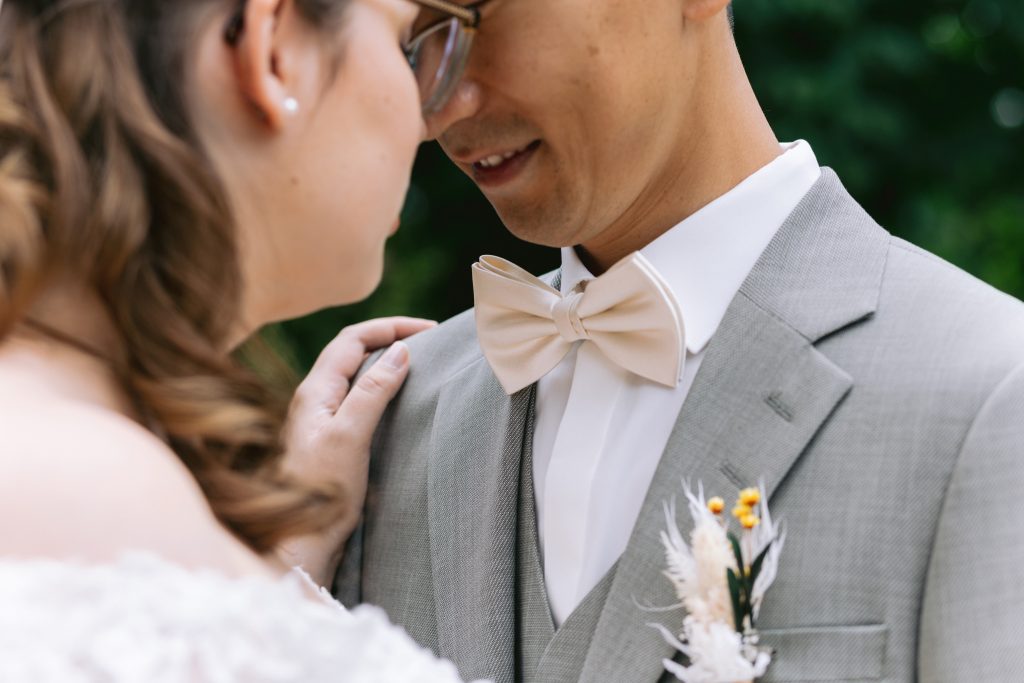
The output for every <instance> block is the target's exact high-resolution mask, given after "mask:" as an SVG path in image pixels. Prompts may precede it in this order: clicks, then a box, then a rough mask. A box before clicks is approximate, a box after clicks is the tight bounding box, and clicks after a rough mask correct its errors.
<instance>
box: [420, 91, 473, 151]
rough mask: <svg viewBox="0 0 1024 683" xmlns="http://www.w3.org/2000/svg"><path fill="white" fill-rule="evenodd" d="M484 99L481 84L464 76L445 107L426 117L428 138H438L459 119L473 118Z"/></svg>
mask: <svg viewBox="0 0 1024 683" xmlns="http://www.w3.org/2000/svg"><path fill="white" fill-rule="evenodd" d="M482 99H483V92H482V90H481V88H480V86H479V85H478V84H477V83H475V82H474V81H472V80H469V79H466V78H463V79H462V80H461V81H459V83H458V84H457V85H456V86H455V91H454V92H453V93H452V96H451V97H450V98H449V99H448V102H446V103H445V105H444V107H442V108H441V109H439V110H438V111H436V112H434V113H433V114H429V115H428V116H426V117H425V121H426V124H427V127H426V138H425V139H426V140H436V139H437V138H439V137H441V136H442V135H444V133H445V131H447V130H448V129H449V128H451V127H452V126H454V125H455V124H456V123H458V122H459V121H463V120H465V119H468V118H472V117H473V116H474V115H475V114H476V113H477V112H478V111H479V110H480V104H481V101H482Z"/></svg>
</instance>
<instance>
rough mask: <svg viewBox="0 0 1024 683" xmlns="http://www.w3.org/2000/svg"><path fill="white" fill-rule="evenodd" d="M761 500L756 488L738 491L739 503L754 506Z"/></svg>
mask: <svg viewBox="0 0 1024 683" xmlns="http://www.w3.org/2000/svg"><path fill="white" fill-rule="evenodd" d="M760 502H761V492H760V491H758V490H757V489H753V488H751V489H743V490H742V491H740V505H746V506H747V507H751V508H752V507H754V506H755V505H757V504H758V503H760Z"/></svg>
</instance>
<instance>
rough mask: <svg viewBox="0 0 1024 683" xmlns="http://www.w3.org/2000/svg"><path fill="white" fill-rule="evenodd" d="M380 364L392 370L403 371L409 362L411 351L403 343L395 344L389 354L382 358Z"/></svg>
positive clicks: (388, 351)
mask: <svg viewBox="0 0 1024 683" xmlns="http://www.w3.org/2000/svg"><path fill="white" fill-rule="evenodd" d="M380 362H381V363H383V364H384V365H386V366H387V367H389V368H391V369H392V370H401V369H402V368H404V367H405V366H406V364H407V363H408V362H409V349H408V347H406V345H405V344H403V343H402V342H395V343H394V344H392V345H391V348H390V349H388V350H387V353H385V354H384V355H383V356H381V359H380Z"/></svg>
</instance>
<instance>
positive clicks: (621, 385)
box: [533, 141, 821, 626]
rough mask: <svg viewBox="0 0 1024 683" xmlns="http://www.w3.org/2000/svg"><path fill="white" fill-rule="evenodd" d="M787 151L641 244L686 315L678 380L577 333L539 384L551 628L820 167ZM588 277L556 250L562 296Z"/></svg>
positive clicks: (564, 613) (646, 474)
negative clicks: (665, 381) (623, 359)
mask: <svg viewBox="0 0 1024 683" xmlns="http://www.w3.org/2000/svg"><path fill="white" fill-rule="evenodd" d="M783 150H784V153H783V154H782V155H781V156H779V157H778V158H776V159H775V160H774V161H772V162H771V163H769V164H768V165H767V166H765V167H764V168H762V169H761V170H759V171H757V172H756V173H754V174H753V175H752V176H750V177H749V178H747V179H746V180H744V181H743V182H742V183H740V184H739V185H737V186H736V187H735V188H733V189H732V190H730V191H729V192H728V193H726V194H725V195H723V196H721V197H719V198H718V199H716V200H715V201H713V202H711V203H710V204H708V205H707V206H705V207H704V208H702V209H701V210H700V211H698V212H697V213H695V214H693V215H692V216H690V217H689V218H687V219H686V220H684V221H683V222H682V223H680V224H679V225H677V226H675V227H674V228H672V229H671V230H669V231H668V232H666V233H665V234H664V235H662V236H661V237H659V238H658V239H657V240H655V241H654V242H652V243H651V244H649V245H648V246H647V247H645V248H644V249H642V250H641V252H640V253H642V254H643V255H644V256H645V257H646V258H647V260H648V261H650V263H651V264H652V265H653V266H654V267H655V268H656V269H657V270H658V272H659V274H660V275H661V276H662V278H664V280H665V281H666V282H667V283H668V284H669V286H670V287H671V288H672V291H673V293H674V294H675V296H676V298H677V299H678V301H679V306H680V309H681V310H682V313H683V327H684V330H685V338H686V341H685V344H686V351H687V353H686V362H685V365H684V369H683V374H682V377H681V378H680V382H679V384H678V385H677V386H676V387H675V388H669V387H665V386H662V385H658V384H655V383H654V382H651V381H649V380H645V379H643V378H641V377H639V376H637V375H633V374H631V373H629V372H628V371H626V370H623V369H622V368H620V367H618V366H617V365H614V364H612V363H611V362H609V361H608V360H607V359H606V358H605V357H604V356H603V355H602V354H601V353H600V351H598V350H597V349H596V347H595V346H594V345H593V344H592V343H590V342H586V341H584V342H579V343H577V344H576V346H575V347H574V348H573V350H572V351H571V352H570V353H569V355H568V356H566V358H565V359H564V360H563V361H562V362H561V363H560V364H559V365H558V366H557V367H556V368H555V369H554V370H552V371H551V372H550V373H549V374H547V375H546V376H545V377H544V378H542V379H541V380H540V382H539V383H538V387H537V412H536V429H535V431H534V436H533V458H534V459H533V475H534V482H535V483H534V486H535V495H536V501H537V527H538V531H539V538H540V545H541V553H542V556H543V561H544V580H545V583H546V586H547V592H548V599H549V601H550V604H551V610H552V613H553V614H552V616H553V617H554V620H555V624H556V626H560V625H561V624H562V623H563V622H564V621H565V619H566V618H567V617H568V616H569V615H570V614H571V613H572V611H573V610H574V609H576V607H577V606H578V605H579V604H580V602H582V600H583V598H584V597H586V595H587V593H589V592H590V591H591V590H592V589H593V588H594V586H596V585H597V584H598V582H600V580H601V578H602V577H603V576H604V575H605V574H606V573H607V572H608V570H609V569H611V567H612V566H613V565H614V564H615V562H616V561H617V560H618V558H619V557H620V556H621V555H622V553H623V551H625V549H626V545H627V543H628V542H629V537H630V534H631V533H632V530H633V526H634V524H636V520H637V517H638V516H639V514H640V508H641V506H642V505H643V502H644V498H645V497H646V494H647V490H648V488H649V487H650V485H651V480H652V478H653V476H654V472H655V469H656V468H657V466H658V462H659V461H660V460H661V455H662V452H663V451H664V449H665V446H666V444H667V443H668V439H669V435H670V434H671V432H672V429H673V427H674V426H675V423H676V419H677V418H678V416H679V412H680V410H681V409H682V406H683V401H684V400H685V399H686V395H687V393H688V392H689V390H690V386H691V385H692V384H693V380H694V378H695V377H696V375H697V370H698V369H699V368H700V364H701V361H702V360H703V356H704V349H705V347H706V346H707V344H708V342H709V341H710V340H711V337H712V336H713V335H714V334H715V331H716V330H717V329H718V326H719V324H720V323H721V321H722V318H723V317H724V316H725V312H726V309H727V308H728V307H729V304H730V302H731V301H732V300H733V298H734V297H735V296H736V294H737V293H738V292H739V289H740V286H741V285H742V284H743V281H744V280H745V279H746V278H747V275H749V273H750V271H751V269H752V268H753V267H754V264H755V263H756V262H757V260H758V258H760V256H761V254H762V252H763V251H764V249H765V248H766V247H767V246H768V243H769V242H770V241H771V239H772V237H774V236H775V233H776V232H777V231H778V229H779V228H780V227H781V226H782V224H783V222H784V221H785V220H786V218H787V217H788V216H789V214H790V213H792V211H793V209H795V208H796V205H797V204H798V203H799V202H800V200H801V199H803V197H804V195H805V194H806V193H807V191H808V190H809V189H810V188H811V186H812V185H813V184H814V183H815V181H817V179H818V177H819V176H820V175H821V169H820V168H819V167H818V162H817V159H816V158H815V156H814V152H813V151H812V150H811V147H810V145H808V144H807V143H806V142H804V141H798V142H795V143H791V144H787V145H783ZM593 277H594V276H593V275H592V274H591V273H590V272H589V271H588V270H587V268H586V267H585V266H584V265H583V263H582V262H581V261H580V260H579V257H578V256H577V255H576V252H575V250H574V249H572V248H567V249H563V250H562V284H561V291H562V293H563V294H565V293H567V292H569V291H570V290H572V289H573V288H574V287H575V286H576V285H577V284H578V283H580V282H581V281H583V280H590V279H593Z"/></svg>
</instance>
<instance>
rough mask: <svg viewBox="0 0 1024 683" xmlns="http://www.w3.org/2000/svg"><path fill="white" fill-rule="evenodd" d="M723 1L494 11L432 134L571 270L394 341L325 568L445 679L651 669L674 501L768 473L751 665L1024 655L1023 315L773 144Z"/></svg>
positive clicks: (959, 674) (483, 286)
mask: <svg viewBox="0 0 1024 683" xmlns="http://www.w3.org/2000/svg"><path fill="white" fill-rule="evenodd" d="M726 4H727V0H650V1H649V2H642V3H640V2H622V1H621V0H493V1H492V2H491V3H489V4H488V5H487V6H486V9H485V10H484V13H483V21H482V24H481V27H480V34H479V36H478V39H477V42H476V45H475V47H474V52H473V54H472V57H471V59H470V62H469V64H468V67H467V70H466V73H465V75H464V78H463V80H462V81H461V82H460V84H459V86H458V91H457V92H456V95H455V97H454V98H453V99H452V101H451V102H450V103H449V104H448V105H447V106H446V108H445V109H443V110H442V111H440V112H438V113H437V114H436V115H434V116H433V117H432V118H431V119H430V120H429V121H428V125H429V127H430V130H431V131H432V133H433V135H434V136H435V137H437V139H439V141H440V142H441V145H442V146H443V147H444V149H445V151H446V152H447V153H448V155H449V156H450V157H451V158H452V159H453V161H455V163H456V164H458V165H459V167H460V168H461V169H462V170H464V171H465V172H466V173H467V174H469V175H470V176H471V177H472V178H473V179H474V180H475V181H476V183H477V184H478V185H479V187H480V188H481V190H482V191H483V192H484V193H485V194H486V195H487V197H488V198H489V199H490V201H491V202H492V203H493V205H494V206H495V208H496V209H497V211H498V213H499V214H500V215H501V218H502V220H503V221H504V223H505V224H506V225H507V226H508V228H509V230H511V231H512V232H513V233H514V234H516V235H517V236H519V237H521V238H523V239H525V240H528V241H531V242H535V243H538V244H544V245H548V246H553V247H561V248H562V268H561V269H560V271H559V272H558V273H557V274H555V275H554V276H552V277H551V278H549V279H548V282H549V283H551V285H552V288H549V289H546V288H545V287H546V286H545V285H540V284H538V283H531V282H528V281H527V278H525V277H523V276H518V277H520V281H518V282H515V281H513V279H514V277H517V276H516V275H515V271H514V269H513V267H512V266H510V265H508V264H505V263H502V262H500V261H498V260H493V259H492V260H489V261H487V262H486V263H483V264H479V265H478V266H477V267H476V268H475V270H474V278H475V281H476V285H477V303H478V306H477V310H476V314H474V312H472V311H471V312H467V313H466V314H464V315H461V316H459V317H457V318H455V319H453V320H451V321H448V322H447V323H445V324H443V325H441V326H440V328H439V329H437V330H435V331H432V332H430V333H428V334H425V335H422V336H420V337H417V338H415V339H413V340H412V341H411V343H410V347H411V353H412V366H413V371H412V374H411V375H410V377H409V379H408V382H407V384H406V386H405V388H404V389H403V391H402V393H401V394H400V395H399V397H398V399H397V400H396V401H395V402H394V403H393V405H392V407H391V409H390V411H389V412H388V414H387V416H386V417H385V419H384V421H383V422H382V424H381V427H380V429H379V432H378V436H377V440H376V444H375V450H374V462H373V466H372V472H371V488H370V494H369V497H368V503H367V509H366V517H365V524H364V527H363V530H362V532H361V534H360V535H358V536H357V537H356V538H354V539H353V541H352V543H351V545H350V548H349V550H348V552H347V554H346V558H345V565H344V566H343V568H342V570H341V572H340V574H339V577H338V590H339V592H340V594H342V595H343V596H344V597H345V598H346V599H347V600H350V601H365V602H369V603H374V604H377V605H380V606H382V607H383V608H384V609H385V610H386V611H387V612H388V614H389V615H390V616H391V618H392V619H394V620H396V621H397V622H398V623H399V624H401V625H403V626H404V627H405V628H406V629H407V630H408V631H409V633H410V634H411V635H412V636H413V637H414V638H415V639H416V640H418V641H419V642H421V643H422V644H424V645H426V646H428V647H430V648H431V649H433V650H434V651H436V652H437V653H438V654H440V655H442V656H444V657H447V658H450V659H452V660H453V661H454V662H455V663H456V664H457V665H458V667H459V669H460V671H461V673H462V675H463V676H464V677H465V678H467V679H472V678H478V677H479V678H483V677H487V678H493V679H495V680H496V681H498V682H499V683H507V682H511V681H543V682H545V683H549V682H556V681H566V682H568V681H577V680H579V681H588V682H597V681H614V682H620V681H629V682H633V681H636V682H639V683H654V682H655V681H658V680H669V678H668V677H667V675H666V674H665V671H664V666H663V662H662V660H663V659H664V658H666V657H667V658H671V657H673V655H674V651H673V649H672V648H671V647H670V646H668V645H666V644H665V642H664V641H663V640H662V638H661V636H660V635H659V634H658V632H657V631H656V630H655V629H654V628H652V627H651V626H650V624H651V623H653V622H658V623H662V624H664V625H666V626H668V627H669V628H670V629H671V630H672V631H674V632H677V633H678V632H680V631H681V625H682V619H683V616H684V615H683V614H682V612H681V610H670V611H654V610H653V609H651V608H652V607H665V606H669V605H672V604H673V603H675V602H676V601H677V600H676V597H675V595H674V594H673V592H672V587H671V584H670V583H669V582H668V580H667V579H666V578H665V577H664V576H663V574H662V571H663V569H664V568H665V560H664V552H663V549H662V547H661V541H660V538H659V534H660V532H661V531H662V529H664V528H665V525H666V520H665V516H664V511H663V510H664V508H663V504H664V503H665V502H668V501H670V500H672V499H673V498H674V497H676V498H679V497H680V496H681V490H680V482H681V481H682V480H683V479H684V478H685V479H688V480H689V481H691V482H693V484H694V485H696V483H697V482H700V483H702V484H703V487H704V489H705V490H706V491H707V492H708V493H709V495H710V494H717V495H721V496H723V497H727V498H729V497H732V496H735V493H736V491H737V489H738V488H741V487H746V486H751V485H756V484H757V483H758V482H759V481H763V482H764V484H765V487H766V491H767V493H768V495H769V497H770V501H771V506H772V509H773V512H774V514H776V515H777V516H779V517H782V518H784V520H785V524H786V528H787V530H788V535H787V540H786V544H785V549H784V551H783V553H782V559H781V563H780V566H779V570H778V578H777V580H776V582H775V584H774V586H773V587H772V589H771V590H770V591H769V593H768V596H767V599H766V602H765V604H764V607H763V610H762V612H761V616H760V620H759V624H758V625H759V628H760V629H761V631H762V633H763V640H764V642H765V643H767V644H769V645H771V646H772V647H774V648H775V650H776V655H775V658H774V662H773V664H772V666H771V668H770V669H769V671H768V674H767V675H766V677H765V678H764V679H763V680H766V681H869V680H886V681H891V682H896V681H901V682H902V681H908V682H909V681H914V680H920V681H924V682H932V681H942V682H945V681H949V682H964V683H966V682H969V681H970V682H974V681H992V682H1002V681H1015V680H1024V647H1022V646H1021V641H1022V638H1024V628H1021V626H1020V625H1019V624H1020V613H1021V612H1022V611H1024V574H1022V572H1021V568H1022V567H1024V516H1022V515H1021V514H1018V512H1017V510H1016V507H1015V505H1016V504H1017V503H1018V502H1019V500H1020V498H1021V492H1024V306H1022V305H1021V304H1020V303H1019V302H1018V301H1016V300H1014V299H1011V298H1010V297H1007V296H1005V295H1003V294H1000V293H999V292H997V291H995V290H993V289H991V288H989V287H987V286H986V285H984V284H982V283H980V282H978V281H976V280H974V279H972V278H971V277H969V276H968V275H966V274H964V273H962V272H960V271H958V270H957V269H955V268H953V267H952V266H950V265H948V264H946V263H944V262H942V261H941V260H939V259H938V258H936V257H934V256H932V255H930V254H928V253H926V252H924V251H922V250H920V249H917V248H915V247H913V246H912V245H909V244H907V243H905V242H903V241H901V240H898V239H896V238H893V237H892V236H890V235H889V234H888V233H887V232H886V231H885V230H884V229H882V228H881V227H879V226H878V225H876V224H875V222H874V221H872V219H871V218H870V217H869V216H868V215H867V214H865V213H864V211H863V210H862V209H861V208H860V207H859V206H858V204H857V203H856V201H855V200H854V199H853V198H851V197H850V195H849V194H847V192H846V191H845V190H844V188H843V186H842V184H841V183H840V180H839V178H837V177H836V175H835V174H834V173H833V172H832V171H831V170H829V169H827V168H820V167H819V166H818V163H817V161H816V159H815V156H814V153H813V151H812V150H811V148H810V146H809V145H808V144H807V143H806V142H797V143H794V144H786V145H781V144H780V143H779V142H778V141H777V139H776V138H775V136H774V134H773V132H772V130H771V128H770V127H769V126H768V123H767V121H766V119H765V116H764V114H763V113H762V111H761V109H760V107H759V106H758V103H757V100H756V98H755V96H754V94H753V92H752V90H751V86H750V84H749V82H748V80H747V78H746V76H745V74H744V70H743V66H742V64H741V63H740V59H739V56H738V53H737V48H736V45H735V43H734V41H733V39H732V35H731V31H730V27H729V20H728V18H727V8H726ZM616 264H619V265H618V266H617V267H614V268H613V266H615V265H616ZM599 300H600V301H599ZM637 302H641V303H640V304H637ZM599 304H600V305H599ZM635 305H639V306H640V314H638V315H632V316H631V315H629V314H628V313H629V310H630V306H635ZM588 307H589V308H588ZM595 307H596V308H601V310H605V309H606V308H608V307H610V308H609V309H608V310H612V311H618V312H619V313H621V314H619V315H611V316H606V317H605V318H604V319H602V320H597V317H596V316H594V317H588V316H591V315H592V314H593V311H594V310H596V308H595ZM623 311H625V313H622V312H623ZM635 312H636V311H635V310H634V313H635ZM610 318H615V320H614V321H613V322H609V320H610ZM588 325H589V327H588ZM599 328H600V329H599ZM651 330H656V331H657V334H652V333H650V331H651ZM680 510H681V512H680V514H679V516H678V519H677V520H676V521H677V522H678V524H679V525H680V527H681V528H682V530H683V531H684V533H687V529H688V528H689V526H688V519H687V518H688V515H687V514H686V512H685V506H680Z"/></svg>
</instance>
